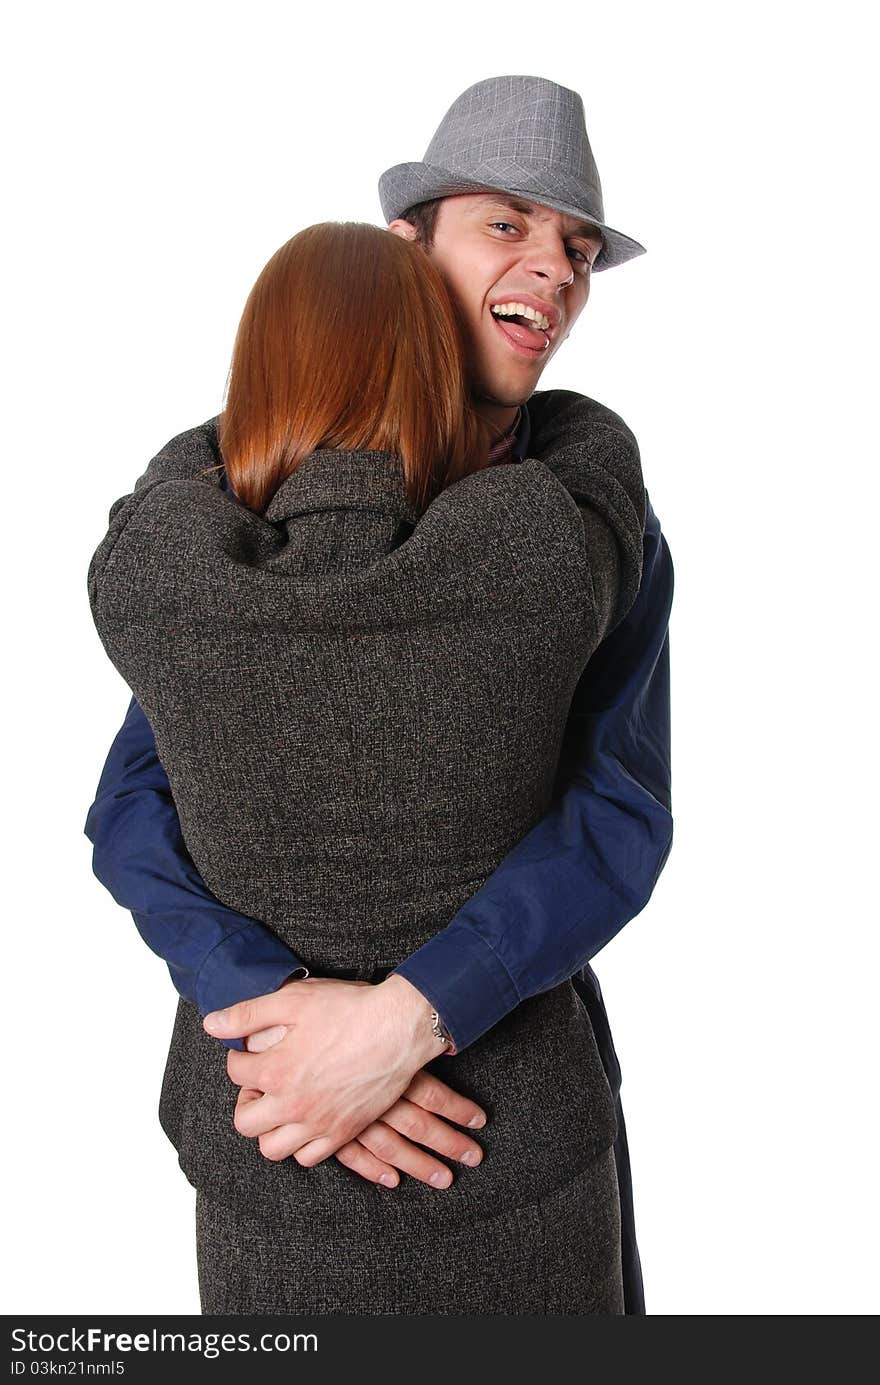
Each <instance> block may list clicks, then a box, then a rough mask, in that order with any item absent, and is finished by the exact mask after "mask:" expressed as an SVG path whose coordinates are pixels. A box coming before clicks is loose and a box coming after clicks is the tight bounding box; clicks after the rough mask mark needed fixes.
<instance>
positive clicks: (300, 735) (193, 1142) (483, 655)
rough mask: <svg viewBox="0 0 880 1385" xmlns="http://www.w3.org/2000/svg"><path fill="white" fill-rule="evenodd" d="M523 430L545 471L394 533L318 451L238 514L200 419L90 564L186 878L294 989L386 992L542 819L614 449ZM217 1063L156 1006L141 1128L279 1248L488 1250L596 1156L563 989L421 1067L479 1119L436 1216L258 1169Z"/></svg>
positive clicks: (594, 1107) (602, 583) (622, 467)
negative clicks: (301, 971)
mask: <svg viewBox="0 0 880 1385" xmlns="http://www.w3.org/2000/svg"><path fill="white" fill-rule="evenodd" d="M529 408H530V413H531V416H532V429H533V432H532V440H533V448H534V451H535V452H540V454H541V456H542V457H543V459H544V460H543V461H541V462H538V461H533V460H528V461H525V462H523V463H520V464H515V465H501V466H495V467H492V468H490V469H488V470H486V471H482V472H478V473H476V474H474V475H472V476H469V477H467V478H465V479H464V480H462V481H460V482H458V483H457V484H456V485H454V486H451V487H449V488H448V489H447V490H446V491H444V492H443V493H442V494H441V495H440V496H439V497H438V498H437V499H436V500H435V501H434V503H433V504H432V505H431V506H430V508H429V509H428V511H427V512H426V513H425V514H424V515H423V516H422V517H421V518H420V519H418V520H417V517H416V516H415V514H413V513H412V512H411V510H410V507H409V505H408V502H407V500H406V497H405V494H404V489H403V484H402V477H401V471H400V466H399V462H398V461H397V459H396V458H394V457H393V456H390V455H388V454H384V453H378V452H333V451H319V452H316V453H314V454H313V455H312V456H311V457H310V458H308V459H307V461H306V462H305V463H303V465H302V466H301V467H300V468H299V469H298V470H297V471H296V473H295V474H294V475H293V476H291V477H290V478H288V480H287V481H285V482H284V483H283V484H282V486H281V487H280V488H279V489H278V491H277V492H276V494H275V495H274V497H273V499H272V501H271V503H270V505H269V507H268V510H267V512H266V515H265V517H262V518H261V517H259V516H257V515H255V514H253V513H252V512H251V511H249V510H247V509H245V508H243V507H241V506H239V505H237V504H236V503H235V501H234V500H233V499H232V498H231V497H230V496H229V495H228V494H227V493H226V492H225V491H223V490H222V489H221V488H220V486H219V478H218V473H217V471H212V472H208V473H206V474H204V475H201V474H199V473H200V472H201V471H202V469H203V468H205V467H212V466H216V465H217V463H218V462H219V461H220V460H221V458H220V454H219V450H218V447H217V420H216V419H212V420H210V421H209V422H208V423H205V424H203V425H201V426H200V427H198V428H195V429H192V430H191V431H190V432H188V433H185V434H183V435H180V436H179V437H177V438H175V439H173V440H172V442H171V443H169V444H168V445H167V447H166V448H165V449H163V451H162V452H160V453H159V454H158V455H157V456H156V457H154V458H153V460H152V462H151V463H150V465H149V467H148V468H147V470H146V472H145V473H144V475H143V476H141V478H140V479H139V481H138V482H137V484H136V486H135V489H134V491H133V492H132V493H131V494H130V495H127V496H124V497H123V498H122V499H120V500H118V501H117V502H116V503H115V504H114V505H113V507H112V509H111V511H110V526H109V530H108V532H107V535H106V537H105V538H104V539H103V541H102V542H101V544H100V545H99V547H98V549H97V551H96V552H95V554H94V557H93V558H92V561H91V565H90V568H89V574H88V588H89V598H90V602H91V607H92V613H93V616H94V620H95V624H96V626H97V629H98V632H99V634H100V637H101V640H102V641H103V643H104V646H105V649H106V651H107V653H108V655H109V656H110V658H111V659H112V661H113V663H114V664H115V665H116V667H117V668H118V670H119V671H120V673H121V674H122V676H123V677H124V679H125V680H126V682H127V683H128V684H129V686H130V687H131V689H132V691H133V692H134V694H135V695H136V697H137V698H138V700H139V702H140V703H141V705H142V707H143V709H144V711H145V713H146V715H147V717H148V718H149V721H150V723H151V725H152V727H153V731H154V733H155V737H156V745H157V749H158V753H159V756H160V758H161V761H162V764H163V765H164V767H165V770H166V772H167V774H168V778H169V781H170V784H171V788H172V791H173V794H174V798H175V802H176V805H177V808H178V812H179V816H180V822H181V827H182V830H183V835H184V838H185V840H186V843H187V846H188V848H189V851H190V853H191V855H192V858H193V860H194V861H195V863H196V865H197V867H198V869H199V871H200V872H201V874H202V876H203V877H204V879H205V881H206V883H207V884H208V886H209V887H210V889H211V890H212V891H213V892H214V893H215V894H216V895H217V896H218V897H219V898H220V899H221V900H223V901H224V902H226V903H227V904H229V905H231V906H233V907H234V908H236V909H238V910H240V911H241V912H243V913H245V914H247V915H250V916H252V917H254V918H258V919H261V920H263V921H264V922H265V923H266V924H267V925H268V926H269V927H270V928H272V929H274V930H275V931H276V932H277V933H278V935H279V936H280V937H282V938H283V939H284V940H285V941H287V942H289V944H290V945H291V947H293V948H295V950H296V951H297V953H299V954H300V955H301V956H303V957H304V958H306V959H307V960H308V963H309V965H310V967H311V968H312V969H313V971H314V972H315V973H316V974H320V973H321V972H322V970H332V969H335V968H350V969H352V971H353V972H354V973H355V974H356V975H357V976H358V977H360V978H363V979H368V980H371V979H376V978H377V977H380V976H382V975H384V974H385V973H386V972H387V971H388V970H389V969H391V968H393V967H394V966H395V965H396V964H397V963H398V962H399V961H401V960H402V958H404V957H405V956H407V955H408V954H409V953H410V952H412V951H413V950H414V949H416V948H418V947H419V946H420V945H421V944H422V943H423V942H425V940H426V939H427V938H429V937H430V936H432V935H433V934H434V933H436V932H437V931H438V930H440V929H442V928H443V927H444V926H445V925H446V924H447V923H448V921H449V920H450V919H451V918H452V916H453V915H454V914H455V913H456V912H457V910H458V909H459V908H460V907H461V906H462V905H463V904H464V902H465V901H466V900H467V899H468V898H469V897H470V896H471V895H472V894H473V893H474V892H475V891H476V890H477V889H479V887H480V886H481V885H482V883H483V882H484V881H485V880H486V878H487V877H488V876H489V875H490V874H491V873H492V871H493V870H494V869H495V868H496V867H497V866H498V864H499V863H500V862H501V860H502V859H503V857H504V856H505V855H506V854H507V852H508V851H509V850H510V849H511V847H512V846H513V845H514V844H515V843H516V842H517V841H518V840H519V839H520V838H521V837H522V836H523V835H524V834H525V833H526V832H528V831H529V829H530V828H531V827H532V826H533V825H534V824H535V823H536V822H537V821H538V820H539V819H540V818H541V817H542V816H543V814H544V813H545V811H546V810H547V808H548V806H549V803H550V798H551V794H552V790H553V783H554V776H555V774H556V769H557V763H558V759H559V753H560V746H561V743H562V737H563V732H564V729H565V724H566V718H567V713H568V708H569V704H570V700H571V697H572V694H573V691H574V688H575V685H576V684H577V681H578V679H579V677H580V674H581V672H582V671H583V668H584V666H585V664H586V662H587V660H588V659H589V657H590V654H591V653H592V652H593V650H594V649H595V647H596V645H597V644H598V642H599V641H600V640H601V639H602V638H603V636H604V635H605V634H606V633H607V632H608V630H609V629H611V628H613V627H614V626H615V625H616V624H617V623H618V622H619V621H620V620H622V619H623V617H624V615H625V614H626V612H627V611H628V610H629V607H630V605H631V604H632V601H633V600H634V598H635V594H636V592H637V590H638V585H639V580H640V575H641V557H642V531H643V525H644V510H645V496H644V489H643V484H642V476H641V468H640V465H639V457H638V449H637V447H636V445H635V440H634V439H633V437H632V434H631V433H630V432H629V430H628V429H627V428H626V426H625V424H623V423H622V421H621V420H620V419H619V418H618V417H617V415H615V414H613V413H612V412H611V411H610V410H606V409H604V408H603V406H601V405H599V404H597V403H596V402H595V401H592V400H588V399H585V398H584V397H582V396H579V395H569V394H567V393H566V392H562V391H553V392H549V393H539V394H536V395H535V396H533V398H532V400H530V403H529ZM576 502H577V503H576ZM225 1058H226V1050H225V1049H224V1048H222V1047H221V1046H220V1045H219V1044H217V1042H216V1041H215V1040H212V1039H210V1038H209V1037H208V1036H207V1035H206V1034H205V1033H204V1031H203V1029H202V1026H201V1021H200V1018H199V1015H198V1013H197V1012H196V1010H195V1009H194V1008H193V1007H192V1006H190V1005H188V1004H187V1003H186V1002H184V1001H182V1000H181V1002H180V1004H179V1007H178V1014H177V1020H176V1023H175V1028H174V1034H173V1038H172V1044H171V1050H170V1053H169V1057H168V1063H167V1067H166V1074H165V1082H164V1085H163V1093H162V1101H161V1107H160V1116H161V1119H162V1123H163V1127H164V1129H165V1130H166V1132H167V1134H168V1135H169V1138H170V1139H171V1140H172V1141H173V1143H174V1144H175V1146H176V1148H177V1150H178V1153H179V1158H180V1163H181V1167H182V1168H183V1170H184V1172H185V1173H186V1174H187V1176H188V1177H189V1179H190V1181H191V1182H192V1183H193V1184H194V1185H195V1186H196V1187H198V1188H200V1189H201V1190H202V1191H203V1192H204V1193H206V1194H209V1195H210V1196H211V1197H212V1198H214V1199H219V1200H220V1201H221V1202H225V1203H227V1204H229V1205H232V1206H238V1207H240V1208H243V1209H247V1212H248V1215H249V1216H251V1217H254V1218H257V1219H263V1220H265V1221H268V1222H272V1223H276V1222H277V1221H278V1219H279V1218H282V1219H283V1218H285V1217H287V1218H289V1219H290V1221H291V1224H297V1225H298V1226H299V1227H300V1228H301V1231H302V1235H303V1237H304V1238H305V1239H304V1241H303V1245H304V1246H305V1244H306V1242H307V1241H308V1238H309V1237H310V1236H312V1237H315V1238H317V1239H316V1241H315V1244H316V1245H317V1244H318V1243H319V1242H320V1243H321V1244H323V1243H325V1240H326V1237H327V1236H328V1235H331V1234H332V1235H338V1236H342V1237H344V1238H346V1243H347V1244H354V1243H355V1242H357V1243H358V1244H359V1245H360V1247H361V1251H360V1252H358V1254H361V1253H362V1254H363V1255H366V1254H367V1252H366V1251H365V1250H364V1247H365V1246H372V1247H373V1248H374V1250H375V1246H376V1245H377V1244H378V1243H379V1242H380V1241H381V1242H382V1243H389V1242H393V1243H394V1244H396V1245H397V1246H398V1247H400V1246H405V1245H409V1244H414V1243H415V1237H416V1236H418V1238H424V1236H426V1235H427V1236H431V1235H434V1234H437V1235H442V1236H448V1235H450V1234H456V1235H460V1236H462V1237H465V1236H466V1235H473V1228H474V1227H475V1226H476V1225H477V1224H478V1223H480V1222H483V1223H484V1225H488V1222H487V1221H486V1219H489V1218H502V1220H501V1221H500V1222H498V1223H497V1226H501V1227H503V1226H505V1225H506V1223H505V1222H504V1220H503V1219H504V1218H505V1217H509V1216H510V1215H511V1214H512V1212H513V1210H514V1209H520V1210H521V1209H523V1208H524V1207H525V1206H526V1205H528V1206H532V1207H534V1206H538V1207H539V1206H541V1205H542V1201H541V1200H545V1199H547V1198H548V1197H550V1196H551V1195H554V1196H555V1195H557V1194H558V1193H559V1190H560V1189H562V1188H564V1187H565V1186H567V1185H569V1184H571V1185H572V1187H574V1185H575V1182H576V1180H577V1179H578V1178H581V1177H582V1176H584V1173H585V1170H587V1168H588V1166H591V1165H592V1166H593V1168H594V1170H595V1168H596V1167H597V1165H596V1163H595V1161H596V1160H597V1157H598V1156H600V1155H602V1154H603V1152H605V1151H607V1150H608V1149H609V1148H610V1146H611V1145H612V1143H613V1141H614V1137H615V1133H616V1121H615V1115H614V1106H613V1101H612V1098H611V1094H610V1091H609V1087H608V1083H607V1080H606V1078H605V1074H604V1072H603V1069H602V1065H601V1062H600V1059H599V1055H598V1052H597V1048H596V1043H595V1039H594V1036H593V1032H592V1028H591V1025H590V1021H589V1018H588V1015H587V1013H586V1010H585V1008H584V1006H583V1004H582V1003H581V1001H580V1000H579V998H578V997H577V995H576V993H575V991H574V989H573V988H572V986H571V984H570V983H568V982H566V983H565V984H563V985H560V986H557V987H555V988H554V989H552V990H550V991H548V992H546V993H544V994H542V995H539V996H536V997H534V998H533V999H531V1000H528V1001H526V1002H524V1003H523V1004H522V1005H520V1006H519V1008H518V1009H517V1010H516V1011H515V1012H514V1013H512V1014H511V1015H509V1016H508V1017H507V1018H506V1019H505V1020H504V1021H502V1022H501V1023H500V1024H499V1025H497V1026H496V1027H495V1028H494V1029H493V1030H492V1031H490V1032H489V1033H488V1034H486V1035H485V1036H483V1038H482V1039H480V1040H479V1041H478V1042H477V1043H475V1044H474V1045H472V1046H471V1047H470V1048H469V1049H467V1050H466V1051H465V1052H463V1053H461V1054H458V1055H456V1056H455V1057H452V1058H445V1057H443V1058H440V1059H438V1060H436V1064H435V1065H432V1066H434V1067H435V1070H436V1071H437V1072H438V1074H440V1075H441V1076H442V1077H443V1078H444V1080H445V1081H447V1082H448V1083H450V1085H452V1086H453V1087H455V1088H457V1089H458V1090H460V1091H463V1092H466V1093H467V1094H469V1095H471V1096H472V1097H473V1098H474V1099H476V1100H478V1101H479V1102H480V1103H481V1104H482V1105H483V1106H484V1107H485V1108H486V1109H487V1110H488V1111H489V1113H490V1117H491V1119H490V1122H489V1125H488V1127H487V1129H486V1131H485V1132H484V1133H485V1138H483V1139H482V1143H483V1146H484V1149H485V1151H486V1153H485V1158H484V1160H483V1163H482V1164H481V1165H480V1166H479V1167H478V1168H476V1169H467V1168H464V1167H462V1168H457V1169H456V1178H455V1181H454V1183H453V1185H452V1186H451V1188H449V1189H448V1190H446V1191H445V1192H444V1193H443V1194H442V1195H438V1194H437V1193H436V1192H434V1191H433V1190H431V1189H426V1188H425V1187H424V1185H422V1184H419V1183H417V1182H415V1181H413V1180H408V1179H404V1180H403V1181H402V1183H401V1186H400V1187H399V1188H398V1189H397V1190H396V1191H395V1192H394V1194H393V1195H391V1196H389V1195H388V1194H387V1193H386V1192H384V1191H383V1190H379V1189H377V1188H375V1187H374V1186H372V1185H370V1184H368V1183H366V1182H364V1181H363V1180H361V1179H360V1178H358V1177H357V1176H356V1175H354V1174H352V1173H351V1172H350V1171H348V1170H346V1169H344V1168H343V1167H342V1166H341V1165H339V1164H338V1162H337V1161H336V1160H333V1159H329V1160H326V1161H325V1162H324V1163H322V1164H319V1165H318V1166H317V1167H315V1168H313V1169H303V1168H301V1167H300V1166H299V1165H298V1164H297V1163H296V1161H295V1160H293V1159H288V1160H285V1161H283V1162H282V1163H280V1164H276V1163H270V1162H269V1161H267V1160H265V1159H264V1158H263V1157H262V1155H261V1154H260V1152H259V1148H258V1146H257V1144H256V1142H255V1141H251V1140H246V1139H244V1138H243V1137H242V1136H240V1135H238V1134H237V1133H236V1131H235V1130H234V1128H233V1125H232V1111H233V1107H234V1104H235V1098H236V1095H237V1088H235V1087H234V1086H233V1084H232V1083H230V1081H229V1079H228V1077H227V1075H226V1065H225ZM609 1168H610V1169H611V1174H610V1177H609V1181H608V1183H607V1187H606V1197H607V1206H606V1207H605V1214H607V1215H610V1211H609V1209H611V1208H612V1204H613V1203H614V1200H615V1199H616V1184H615V1183H614V1181H613V1164H611V1163H609ZM591 1197H592V1198H593V1200H594V1201H595V1196H594V1194H591ZM521 1225H522V1224H521V1223H520V1222H518V1223H516V1228H519V1229H516V1228H514V1229H513V1230H512V1231H511V1233H510V1236H509V1238H508V1239H509V1241H510V1245H511V1254H514V1255H515V1254H517V1253H519V1250H522V1249H523V1247H522V1246H519V1247H518V1238H521V1236H522V1234H523V1233H522V1230H521ZM496 1229H497V1227H496ZM575 1230H576V1234H577V1235H578V1236H579V1237H580V1238H581V1240H583V1237H584V1228H583V1226H579V1227H578V1228H576V1229H575V1228H572V1234H575ZM463 1245H464V1243H463ZM476 1246H477V1242H476V1241H475V1242H474V1249H473V1253H474V1254H478V1253H479V1252H478V1251H477V1249H476ZM312 1248H313V1249H314V1246H313V1247H312ZM374 1250H373V1251H370V1254H373V1253H374ZM304 1253H305V1252H304ZM462 1254H465V1255H466V1254H467V1251H466V1249H464V1248H463V1250H462ZM555 1254H556V1251H555V1250H554V1249H553V1248H552V1247H551V1248H550V1259H551V1261H552V1259H553V1258H554V1257H555ZM355 1258H357V1256H356V1257H355ZM304 1263H305V1262H304ZM508 1268H509V1267H508ZM502 1269H503V1267H502ZM499 1274H501V1270H499ZM352 1302H356V1300H353V1301H352ZM317 1311H321V1310H320V1309H318V1310H317ZM350 1311H357V1308H356V1306H351V1305H350ZM363 1311H369V1312H374V1311H377V1310H376V1309H375V1308H373V1307H370V1308H368V1309H365V1310H363ZM378 1311H381V1310H378ZM389 1311H393V1310H389ZM522 1311H529V1310H527V1309H523V1310H522ZM532 1311H535V1310H534V1309H533V1310H532ZM537 1311H540V1309H538V1310H537Z"/></svg>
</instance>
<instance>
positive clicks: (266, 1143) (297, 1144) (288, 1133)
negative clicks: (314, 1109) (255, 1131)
mask: <svg viewBox="0 0 880 1385" xmlns="http://www.w3.org/2000/svg"><path fill="white" fill-rule="evenodd" d="M309 1133H310V1132H309V1131H308V1130H307V1129H306V1127H305V1126H304V1125H293V1124H291V1125H279V1126H276V1127H275V1129H274V1130H267V1131H266V1133H265V1134H263V1135H261V1136H260V1138H259V1140H258V1141H257V1143H258V1144H259V1146H260V1153H261V1154H262V1155H263V1156H264V1158H266V1159H271V1160H273V1162H277V1161H278V1160H280V1159H288V1158H289V1157H290V1155H292V1154H296V1152H297V1150H298V1149H300V1148H301V1147H302V1146H303V1145H304V1144H305V1143H306V1142H307V1141H308V1138H309Z"/></svg>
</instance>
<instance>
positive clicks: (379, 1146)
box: [358, 1117, 452, 1188]
mask: <svg viewBox="0 0 880 1385" xmlns="http://www.w3.org/2000/svg"><path fill="white" fill-rule="evenodd" d="M358 1139H359V1140H360V1142H361V1144H362V1145H364V1146H365V1147H366V1148H367V1149H368V1150H369V1151H370V1153H371V1154H374V1155H375V1156H376V1158H377V1159H381V1160H383V1161H384V1162H385V1163H386V1164H391V1165H392V1166H393V1167H394V1168H396V1169H400V1171H401V1173H408V1174H409V1175H410V1176H411V1177H412V1178H417V1179H418V1180H419V1182H420V1183H427V1184H429V1185H430V1186H431V1187H432V1188H448V1187H449V1185H450V1183H451V1182H452V1173H451V1171H450V1170H449V1169H448V1168H447V1167H446V1165H445V1164H442V1163H441V1162H440V1160H439V1159H435V1158H434V1157H433V1156H432V1155H430V1154H427V1153H426V1152H425V1150H423V1149H419V1147H418V1145H414V1144H412V1143H411V1142H410V1141H409V1140H407V1139H404V1137H403V1136H402V1135H400V1134H399V1133H398V1132H397V1131H396V1130H393V1129H392V1128H391V1126H390V1125H387V1124H386V1123H385V1118H384V1117H383V1118H382V1120H380V1121H374V1122H373V1124H372V1125H368V1126H367V1128H366V1130H362V1131H361V1133H360V1134H359V1135H358Z"/></svg>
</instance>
